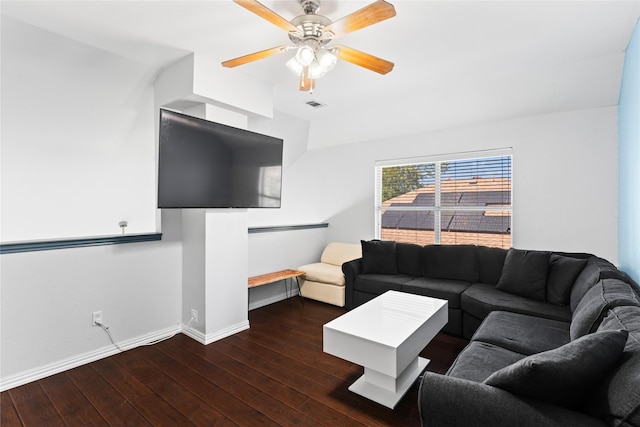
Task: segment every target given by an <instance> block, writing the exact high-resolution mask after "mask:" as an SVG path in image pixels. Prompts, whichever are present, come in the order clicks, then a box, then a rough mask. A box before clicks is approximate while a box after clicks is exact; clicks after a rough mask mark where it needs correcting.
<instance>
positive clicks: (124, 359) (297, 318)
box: [0, 298, 467, 427]
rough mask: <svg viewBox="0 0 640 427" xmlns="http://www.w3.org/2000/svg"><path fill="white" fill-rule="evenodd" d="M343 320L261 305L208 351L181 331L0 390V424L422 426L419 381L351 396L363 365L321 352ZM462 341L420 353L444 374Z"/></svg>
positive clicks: (314, 308) (330, 310) (436, 343)
mask: <svg viewBox="0 0 640 427" xmlns="http://www.w3.org/2000/svg"><path fill="white" fill-rule="evenodd" d="M343 313H345V309H344V308H341V307H336V306H332V305H329V304H324V303H320V302H317V301H312V300H305V304H304V305H303V304H302V303H301V301H300V300H299V299H298V298H291V299H288V300H285V301H281V302H278V303H274V304H271V305H268V306H265V307H261V308H259V309H256V310H252V311H251V312H249V322H250V325H251V327H250V329H248V330H245V331H242V332H239V333H237V334H234V335H233V336H230V337H227V338H224V339H221V340H219V341H216V342H214V343H211V344H209V345H206V346H205V345H202V344H200V343H198V342H196V341H194V340H193V339H191V338H189V337H188V336H186V335H182V334H178V335H176V336H175V337H173V338H171V339H169V340H166V341H163V342H159V343H157V344H154V345H153V346H148V347H139V348H136V349H133V350H129V351H127V352H125V353H121V354H118V355H115V356H111V357H109V358H106V359H102V360H99V361H96V362H93V363H90V364H87V365H84V366H80V367H78V368H75V369H72V370H69V371H66V372H63V373H61V374H57V375H54V376H51V377H49V378H45V379H43V380H40V381H34V382H32V383H30V384H27V385H24V386H21V387H16V388H14V389H11V390H9V391H6V392H3V393H2V394H1V397H2V401H1V407H0V410H1V411H2V414H1V415H2V418H1V419H0V423H1V424H2V426H3V427H5V425H6V426H9V427H13V426H27V427H29V426H36V427H39V426H43V425H46V426H56V425H69V426H75V425H83V426H84V425H92V424H95V425H101V424H102V425H110V426H127V425H130V426H145V425H153V426H166V425H171V426H174V425H177V426H182V425H185V426H193V425H198V426H200V425H206V426H214V425H215V426H225V427H226V426H311V425H313V426H359V427H362V426H372V427H389V426H400V425H402V426H408V427H411V426H415V427H418V426H420V417H419V413H418V407H417V395H418V386H417V384H414V385H413V386H412V387H411V388H410V389H409V391H408V392H407V394H406V396H405V397H404V398H403V399H402V400H401V401H400V402H399V403H398V405H397V406H396V408H395V409H393V410H391V409H389V408H386V407H384V406H382V405H379V404H377V403H375V402H372V401H370V400H368V399H365V398H364V397H362V396H359V395H357V394H355V393H352V392H350V391H349V390H348V387H349V386H350V385H351V384H352V383H353V382H354V381H355V380H356V379H357V378H358V377H360V376H361V375H362V372H363V368H362V367H361V366H359V365H356V364H354V363H351V362H348V361H346V360H342V359H340V358H337V357H334V356H331V355H329V354H326V353H324V352H323V351H322V325H324V324H325V323H327V322H328V321H330V320H332V319H334V318H336V317H338V316H340V315H341V314H343ZM466 344H467V341H465V340H462V339H459V338H455V337H450V336H447V335H438V336H437V337H436V338H435V339H434V340H433V341H432V342H431V343H429V345H427V346H426V347H425V349H424V350H423V351H422V352H421V356H423V357H426V358H428V359H430V360H431V362H430V363H429V365H428V366H427V369H428V370H430V371H433V372H439V373H444V372H446V370H447V369H448V368H449V366H450V365H451V363H452V362H453V360H454V359H455V357H456V356H457V354H458V352H459V351H460V350H461V349H462V348H463V347H464V346H465V345H466ZM79 419H81V420H88V421H87V422H78V420H79Z"/></svg>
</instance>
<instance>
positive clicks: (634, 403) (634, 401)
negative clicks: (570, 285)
mask: <svg viewBox="0 0 640 427" xmlns="http://www.w3.org/2000/svg"><path fill="white" fill-rule="evenodd" d="M620 329H625V330H627V331H629V337H628V338H627V343H626V345H625V348H624V353H623V354H622V360H621V362H620V364H619V365H618V367H617V368H616V369H615V370H614V371H613V372H612V373H611V375H609V377H607V378H606V379H605V380H604V381H603V382H602V383H601V384H600V386H599V387H598V388H597V389H596V391H595V392H594V393H593V394H592V396H591V401H590V403H589V406H588V409H589V412H590V413H591V414H593V415H595V416H598V417H600V418H603V419H605V420H607V421H608V423H609V425H610V426H640V307H634V306H623V307H615V308H612V309H611V310H610V311H609V314H608V315H607V317H605V318H604V320H603V321H602V323H601V324H600V327H599V328H598V331H605V330H620Z"/></svg>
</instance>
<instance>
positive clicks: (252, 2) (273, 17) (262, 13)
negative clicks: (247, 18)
mask: <svg viewBox="0 0 640 427" xmlns="http://www.w3.org/2000/svg"><path fill="white" fill-rule="evenodd" d="M233 1H234V2H236V3H238V4H239V5H240V6H242V7H244V8H245V9H247V10H248V11H250V12H253V13H255V14H256V15H258V16H259V17H261V18H263V19H266V20H267V21H269V22H271V23H272V24H274V25H277V26H278V27H280V28H282V29H283V30H285V31H288V32H291V31H299V30H298V28H296V26H295V25H293V24H292V23H290V22H289V21H287V20H286V19H284V18H283V17H282V16H280V15H278V14H277V13H275V12H274V11H273V10H271V9H269V8H268V7H266V6H265V5H263V4H262V3H260V2H257V1H256V0H233Z"/></svg>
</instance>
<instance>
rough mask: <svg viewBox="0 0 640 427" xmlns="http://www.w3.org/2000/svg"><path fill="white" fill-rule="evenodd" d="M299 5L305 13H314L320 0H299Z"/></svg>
mask: <svg viewBox="0 0 640 427" xmlns="http://www.w3.org/2000/svg"><path fill="white" fill-rule="evenodd" d="M300 6H302V11H303V12H304V13H305V14H307V15H308V14H314V13H316V11H317V10H318V8H319V7H320V2H319V1H318V0H300Z"/></svg>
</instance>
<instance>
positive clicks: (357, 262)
mask: <svg viewBox="0 0 640 427" xmlns="http://www.w3.org/2000/svg"><path fill="white" fill-rule="evenodd" d="M342 272H343V273H344V305H345V307H346V309H347V310H351V309H352V308H354V307H353V284H354V282H355V280H356V276H357V275H358V274H360V273H362V258H358V259H354V260H353V261H348V262H345V263H344V264H342Z"/></svg>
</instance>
